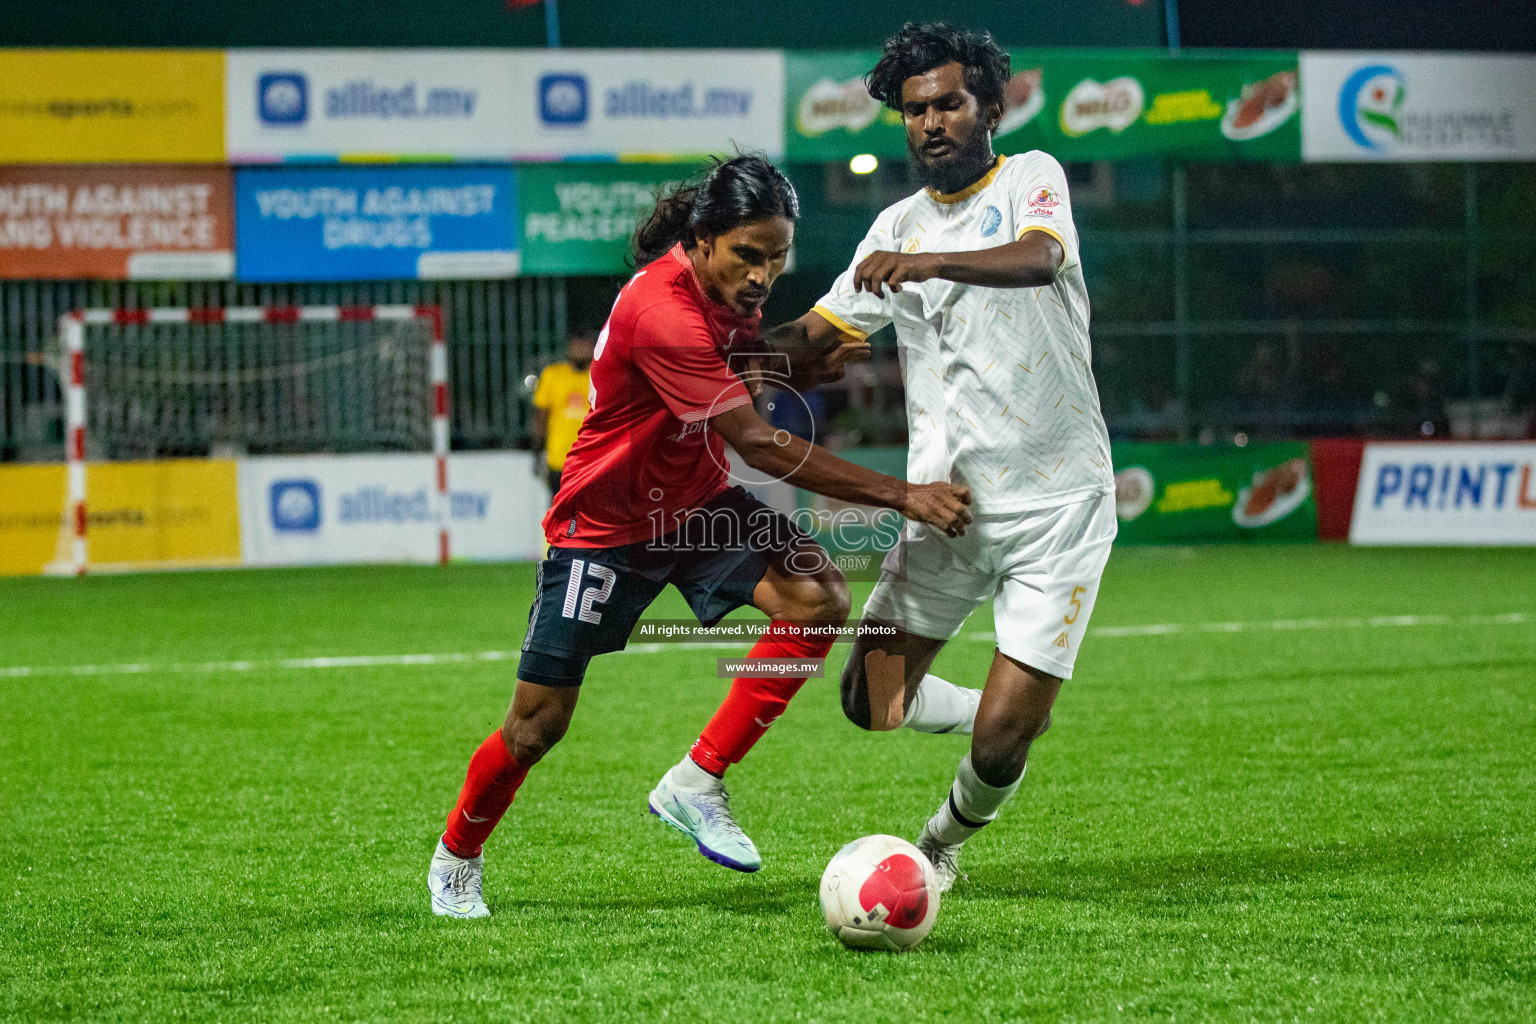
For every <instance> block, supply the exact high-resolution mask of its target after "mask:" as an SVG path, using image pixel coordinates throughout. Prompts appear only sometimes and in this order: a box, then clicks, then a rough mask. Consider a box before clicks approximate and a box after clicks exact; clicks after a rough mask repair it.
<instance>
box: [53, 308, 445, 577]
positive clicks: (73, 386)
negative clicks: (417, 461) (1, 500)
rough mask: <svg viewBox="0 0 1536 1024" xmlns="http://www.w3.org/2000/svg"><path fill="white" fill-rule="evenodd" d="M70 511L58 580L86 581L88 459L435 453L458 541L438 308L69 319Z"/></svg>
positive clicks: (64, 330) (167, 311)
mask: <svg viewBox="0 0 1536 1024" xmlns="http://www.w3.org/2000/svg"><path fill="white" fill-rule="evenodd" d="M59 336H60V342H61V344H62V348H63V355H64V367H63V370H64V372H63V373H62V375H61V376H62V377H63V380H64V384H65V405H64V425H65V465H66V481H67V485H66V487H67V491H66V507H67V510H68V514H67V516H66V517H65V518H64V521H63V524H62V528H61V531H60V543H59V550H58V553H57V556H56V558H55V560H54V562H53V563H52V564H50V565H49V566H48V571H49V572H50V573H54V574H65V573H70V574H75V575H83V574H84V573H85V572H86V569H87V567H88V565H89V563H90V559H89V547H88V535H87V534H88V524H89V520H88V516H87V512H86V508H87V502H88V500H89V471H88V469H87V454H88V453H89V454H90V455H91V456H92V457H93V458H104V459H108V460H110V459H155V458H166V457H188V456H206V455H210V454H216V453H218V452H220V451H226V452H234V453H244V454H307V453H317V452H327V453H329V452H362V451H421V452H427V451H430V452H431V453H432V455H433V456H434V462H435V464H436V465H435V469H436V472H435V478H436V495H435V502H434V517H435V519H436V522H437V526H438V558H439V561H441V562H444V563H446V562H447V561H448V556H449V550H450V547H449V537H448V524H449V514H448V443H449V425H448V351H447V346H446V344H445V341H444V337H443V316H442V309H441V307H439V306H411V305H376V306H231V307H225V308H189V307H177V308H154V309H82V310H77V311H75V312H72V313H66V314H65V315H64V316H63V317H61V318H60V322H59Z"/></svg>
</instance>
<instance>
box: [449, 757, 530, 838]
mask: <svg viewBox="0 0 1536 1024" xmlns="http://www.w3.org/2000/svg"><path fill="white" fill-rule="evenodd" d="M527 775H528V769H527V768H525V767H524V766H523V765H521V764H518V763H517V762H516V761H514V760H513V759H512V755H511V754H509V753H507V744H506V742H505V741H503V740H502V738H501V730H500V729H497V730H496V731H495V732H493V733H491V734H490V735H489V736H487V737H486V739H485V742H484V743H482V744H480V749H479V750H476V751H475V756H474V757H471V758H470V759H469V774H468V775H467V776H466V777H465V779H464V788H463V789H462V790H460V791H459V802H458V803H456V804H454V805H453V813H452V814H450V815H448V829H447V831H445V832H444V833H443V845H444V846H446V847H448V849H449V851H450V852H451V853H454V854H456V855H458V856H460V857H478V856H480V847H482V846H484V845H485V840H486V839H487V838H488V837H489V836H490V834H491V830H492V829H494V828H495V827H496V823H497V822H498V821H500V820H501V816H502V815H503V814H506V813H507V808H508V807H511V806H512V797H513V796H515V795H516V794H517V787H518V786H521V785H522V784H523V779H524V778H525V777H527Z"/></svg>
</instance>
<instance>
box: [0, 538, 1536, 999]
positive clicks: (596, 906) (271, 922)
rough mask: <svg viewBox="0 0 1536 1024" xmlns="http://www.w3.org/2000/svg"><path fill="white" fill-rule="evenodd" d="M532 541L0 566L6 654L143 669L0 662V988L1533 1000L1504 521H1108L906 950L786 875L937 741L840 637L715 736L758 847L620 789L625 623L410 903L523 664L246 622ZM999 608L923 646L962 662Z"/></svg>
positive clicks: (484, 616) (245, 993)
mask: <svg viewBox="0 0 1536 1024" xmlns="http://www.w3.org/2000/svg"><path fill="white" fill-rule="evenodd" d="M532 579H533V572H532V568H531V567H529V566H454V567H452V568H449V569H446V570H438V569H435V568H414V569H411V568H359V569H324V570H301V571H247V572H222V573H201V574H192V573H187V574H164V575H144V576H130V577H116V578H90V579H85V580H40V579H28V580H14V579H13V580H3V581H0V669H3V668H5V667H15V666H32V667H39V668H41V667H46V666H79V665H122V664H129V663H132V664H139V665H142V666H145V667H144V668H143V669H142V670H141V671H137V672H134V673H131V674H125V673H120V672H109V673H103V674H48V673H39V674H34V675H31V676H19V675H16V674H14V673H5V672H3V671H0V1020H4V1021H49V1020H91V1021H97V1020H101V1021H155V1022H164V1021H175V1020H197V1021H220V1022H263V1024H270V1022H284V1021H294V1020H323V1021H381V1022H383V1021H391V1022H393V1021H449V1020H456V1021H565V1020H570V1021H577V1020H580V1021H623V1022H633V1021H654V1020H662V1019H676V1020H702V1021H720V1022H728V1024H749V1022H756V1021H767V1020H806V1021H811V1020H817V1021H850V1022H852V1021H858V1022H866V1021H929V1020H932V1021H939V1020H943V1021H970V1020H1041V1021H1109V1020H1139V1019H1155V1020H1182V1021H1202V1020H1215V1021H1228V1020H1230V1021H1249V1020H1257V1021H1292V1020H1299V1021H1366V1020H1370V1021H1376V1020H1388V1021H1413V1022H1422V1021H1440V1020H1458V1021H1479V1022H1482V1021H1530V1020H1533V1019H1536V875H1533V871H1536V829H1533V822H1536V552H1533V551H1390V550H1357V549H1347V548H1338V547H1296V548H1290V547H1266V548H1255V549H1224V548H1206V549H1194V550H1190V549H1129V550H1124V551H1121V552H1117V554H1116V555H1115V557H1114V559H1113V560H1112V562H1111V564H1110V568H1109V571H1108V573H1107V575H1106V578H1105V584H1104V590H1103V594H1102V597H1101V599H1100V602H1099V607H1098V609H1097V611H1096V613H1095V615H1094V619H1093V626H1094V627H1096V628H1097V629H1107V630H1108V631H1109V632H1108V633H1098V634H1096V635H1091V636H1090V637H1089V639H1088V641H1087V642H1086V643H1085V645H1084V649H1083V652H1082V655H1081V657H1080V658H1079V660H1078V664H1077V669H1078V671H1077V678H1076V679H1074V680H1073V681H1072V682H1070V683H1069V684H1068V685H1067V687H1066V688H1065V689H1064V691H1063V694H1062V697H1061V700H1060V702H1059V703H1058V705H1057V710H1056V717H1055V727H1054V728H1053V729H1052V731H1051V732H1050V734H1049V735H1047V736H1046V737H1045V738H1043V739H1042V740H1041V741H1040V742H1039V743H1038V744H1037V745H1036V747H1035V749H1034V751H1033V753H1032V755H1031V758H1030V769H1029V774H1028V777H1027V779H1026V781H1025V783H1024V786H1023V788H1022V789H1021V791H1020V795H1019V797H1018V799H1016V800H1015V801H1014V802H1013V804H1011V805H1010V806H1009V807H1008V808H1007V810H1006V811H1005V814H1004V816H1003V818H1002V819H1001V820H1000V821H999V822H998V823H997V824H996V825H994V826H992V827H991V828H989V829H988V830H987V831H986V832H985V833H983V834H982V835H981V836H979V837H978V838H977V839H976V840H974V841H973V842H972V843H971V844H970V845H969V846H968V847H967V849H966V851H965V856H964V858H963V861H962V866H963V867H964V868H965V869H966V870H967V871H968V872H969V876H970V877H969V881H968V882H963V883H962V884H961V885H960V886H958V887H957V888H956V889H955V891H954V892H953V893H951V894H950V895H949V896H947V897H946V898H945V900H944V903H943V906H942V909H941V910H940V913H939V918H938V924H937V926H936V927H935V929H934V931H933V934H932V935H931V936H930V937H929V939H928V941H927V942H926V943H924V944H923V945H922V946H921V947H919V948H918V949H917V950H916V951H914V952H912V953H909V954H905V955H901V956H893V955H887V954H867V953H866V954H858V953H851V952H847V951H845V950H843V949H842V948H841V947H839V946H838V945H837V943H836V942H835V940H834V939H833V938H832V937H831V936H830V935H829V934H828V933H827V932H826V931H825V929H824V928H823V926H822V923H821V919H820V912H819V909H818V907H817V903H816V886H817V880H818V878H819V877H820V874H821V869H822V867H823V866H824V865H825V863H826V861H827V860H828V858H830V857H831V855H832V854H833V852H834V851H836V850H837V848H838V847H839V846H840V845H842V844H843V843H844V842H846V841H848V840H849V839H852V838H854V837H856V836H859V835H864V834H868V833H872V832H892V833H895V834H898V835H903V836H908V837H910V836H912V835H913V834H915V832H916V831H917V829H918V827H919V826H920V825H921V823H922V821H923V820H924V818H925V817H926V816H927V815H928V814H929V813H930V812H931V811H932V810H933V808H934V807H935V806H936V804H937V802H938V801H939V799H940V798H941V797H942V795H943V793H944V792H945V789H946V787H947V786H948V783H949V781H950V779H951V777H952V772H953V770H954V765H955V762H956V760H957V759H958V758H959V757H960V755H961V753H962V752H963V751H964V749H965V743H964V740H963V739H960V738H957V737H949V736H921V735H914V734H909V733H901V734H895V735H889V734H887V735H870V734H867V733H863V732H860V731H858V730H856V729H855V728H853V727H852V726H850V725H849V724H848V723H847V722H846V721H844V720H843V718H842V714H841V712H840V710H839V707H838V701H837V698H836V683H835V678H836V675H837V670H838V668H839V667H840V665H841V661H842V658H843V656H844V650H845V648H839V649H838V650H837V651H835V652H834V654H833V657H832V663H831V665H830V666H829V673H828V674H829V678H828V679H825V680H819V681H812V682H811V683H809V684H808V685H807V686H806V688H805V689H804V690H803V691H802V693H801V696H800V697H799V698H797V700H796V701H795V703H794V704H792V705H791V707H790V709H789V712H788V713H787V714H786V715H785V716H784V718H783V720H782V721H781V722H780V723H779V724H778V725H777V726H776V727H775V728H774V729H773V731H772V732H771V733H770V734H769V735H768V737H767V738H766V739H765V740H764V741H763V742H762V743H761V744H760V745H759V746H758V748H757V749H756V750H755V751H754V752H753V753H752V755H751V756H750V757H749V758H748V759H747V760H746V761H745V762H744V763H743V764H742V765H740V766H739V767H737V768H736V769H734V770H733V772H732V773H731V776H730V779H729V781H730V783H731V787H732V793H733V796H734V806H735V808H736V810H737V813H738V815H739V817H740V819H741V821H742V824H743V825H744V826H745V828H746V829H747V831H748V832H749V834H751V835H752V836H753V838H754V839H755V840H756V842H757V844H758V846H759V847H760V848H761V850H762V851H763V854H764V858H765V861H766V866H765V868H764V870H763V871H762V872H761V873H759V874H757V875H754V876H742V875H737V874H734V873H731V872H727V871H725V870H722V869H721V868H719V867H716V866H715V865H712V864H709V863H707V862H706V861H704V860H703V859H702V858H701V857H699V856H698V855H697V854H696V853H694V852H693V851H692V849H691V848H690V847H689V846H688V845H687V844H686V843H685V842H684V840H683V839H682V838H681V837H679V836H677V835H675V834H673V833H671V832H668V831H666V830H664V829H663V827H662V826H661V825H660V824H659V823H658V822H656V821H655V820H654V819H653V818H651V817H649V816H648V815H647V814H645V813H644V809H645V796H646V793H647V791H648V790H649V788H650V787H651V785H652V784H653V783H654V782H655V780H656V779H657V778H658V777H659V776H660V775H661V773H662V772H663V771H664V770H665V769H666V768H667V766H668V765H670V764H671V763H673V762H674V761H676V760H677V759H678V758H679V757H680V756H681V755H682V753H683V752H684V750H686V748H687V746H688V744H689V743H690V742H691V741H692V739H693V738H694V737H695V735H696V734H697V732H698V729H699V728H700V726H701V725H702V724H703V722H704V721H705V720H706V719H707V717H708V715H709V713H710V711H711V710H712V709H713V708H714V706H715V704H716V702H717V701H718V700H719V698H720V697H721V696H722V695H723V693H724V691H725V688H726V686H727V685H728V684H727V683H726V682H723V681H719V680H716V679H715V678H714V667H715V662H714V659H715V657H716V653H715V652H710V651H703V650H667V651H662V652H658V653H638V654H627V655H617V656H611V657H605V658H602V659H599V660H598V661H596V662H595V663H594V665H593V667H592V670H591V672H590V674H589V676H588V680H587V687H586V689H585V691H584V694H583V697H582V704H581V706H580V707H579V708H578V711H577V715H576V721H575V724H574V725H573V727H572V729H571V731H570V734H569V736H568V737H567V738H566V740H565V742H564V743H562V744H561V745H560V746H559V747H557V748H556V749H555V751H554V752H553V753H552V754H551V755H550V756H549V758H548V759H547V760H546V761H545V762H544V763H543V764H541V765H539V766H538V767H537V768H536V769H535V770H534V771H533V772H532V774H531V775H530V776H529V777H528V781H527V783H526V785H525V786H524V787H523V790H522V792H521V794H520V795H519V797H518V800H517V802H516V803H515V804H514V805H513V808H512V811H511V813H510V814H509V815H508V817H507V819H506V821H505V822H504V824H503V825H502V827H501V829H500V830H499V831H498V832H497V833H496V835H495V836H494V837H493V838H492V840H491V841H490V843H489V844H488V846H487V850H486V855H487V864H488V868H487V879H486V881H487V895H488V898H489V902H490V904H491V906H492V908H493V910H494V911H495V916H494V917H493V918H491V919H490V920H488V921H477V922H463V921H446V920H440V919H437V918H434V917H432V916H431V914H430V913H429V911H428V907H427V897H426V890H425V881H424V876H425V872H426V866H427V860H428V857H429V855H430V853H431V850H432V845H433V843H434V841H435V840H436V837H437V835H438V832H439V830H440V829H441V827H442V823H443V820H444V817H445V815H446V813H447V811H448V809H449V808H450V807H451V806H452V803H453V800H454V797H455V795H456V793H457V790H458V787H459V784H460V782H461V780H462V777H463V770H464V766H465V763H466V762H467V760H468V757H469V755H470V753H471V752H472V751H473V749H474V747H475V746H476V744H478V743H479V742H480V740H481V739H482V738H483V737H484V736H485V735H486V734H487V733H488V732H489V731H490V730H492V729H493V728H495V727H496V725H497V724H498V723H499V721H500V719H501V716H502V713H503V710H504V708H505V705H506V701H507V698H508V695H509V694H510V691H511V687H512V677H513V666H512V665H511V663H509V662H487V663H470V664H439V665H406V666H375V667H351V668H308V667H306V668H275V667H272V666H271V665H270V664H266V663H268V662H270V661H272V660H274V659H282V658H289V657H314V656H330V655H372V654H410V653H428V652H435V653H443V652H476V651H485V650H514V651H515V650H516V648H517V646H518V643H519V641H520V639H521V635H522V627H523V623H524V621H525V617H526V610H527V601H528V597H529V594H530V589H531V585H532ZM856 591H857V594H856V602H855V606H856V607H857V606H858V605H859V604H860V603H862V599H863V596H864V594H865V593H866V592H867V588H863V587H860V588H856ZM657 614H660V615H669V616H681V615H682V614H683V609H682V606H681V603H680V601H678V600H677V599H676V595H675V594H671V595H669V596H668V597H667V598H665V599H664V602H663V604H662V605H660V606H658V612H657ZM1404 615H1411V616H1420V617H1424V616H1430V617H1432V618H1428V619H1425V618H1419V619H1413V620H1406V622H1404V621H1402V620H1394V621H1391V622H1383V621H1380V620H1376V621H1373V620H1375V619H1376V617H1391V616H1404ZM1500 616H1503V618H1499V617H1500ZM1276 620H1279V621H1278V625H1276ZM1296 620H1321V621H1300V622H1298V621H1296ZM1213 623H1238V624H1241V625H1240V626H1234V625H1211V624H1213ZM1201 624H1205V625H1201ZM1145 625H1180V626H1182V627H1183V628H1181V629H1178V630H1176V631H1171V632H1163V633H1155V632H1154V633H1148V632H1145V631H1134V630H1133V631H1127V630H1125V629H1124V627H1130V626H1145ZM990 626H991V623H990V613H988V612H985V611H984V612H981V613H978V615H977V616H976V618H975V619H973V620H972V622H971V623H970V624H968V625H967V627H966V633H965V634H963V635H962V637H961V639H959V640H957V641H956V642H955V643H954V644H952V645H951V647H950V648H949V649H948V650H946V652H945V653H944V654H943V655H942V656H941V659H940V662H939V665H938V669H937V671H939V672H940V673H941V674H944V675H946V676H948V677H949V678H951V679H954V680H956V681H960V682H966V683H971V684H976V683H978V682H979V681H980V679H981V678H982V674H983V672H984V671H985V667H986V665H987V663H988V660H989V658H990V655H991V647H990V645H989V644H988V643H987V642H986V641H985V639H984V638H978V637H977V636H976V634H977V633H983V632H984V631H986V630H988V629H990ZM719 653H721V654H739V653H740V651H739V649H736V650H726V651H722V652H719ZM235 659H244V660H251V661H254V662H257V663H258V664H256V665H255V667H253V668H251V669H250V670H247V671H233V670H217V669H216V670H208V669H207V668H206V667H204V668H199V669H191V670H189V669H182V670H177V671H167V670H165V669H164V668H163V666H165V665H169V664H172V663H181V664H187V663H201V662H209V661H227V660H235Z"/></svg>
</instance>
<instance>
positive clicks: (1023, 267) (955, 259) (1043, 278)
mask: <svg viewBox="0 0 1536 1024" xmlns="http://www.w3.org/2000/svg"><path fill="white" fill-rule="evenodd" d="M1065 259H1066V251H1065V250H1064V249H1062V247H1061V243H1060V242H1058V241H1057V240H1056V239H1055V238H1054V237H1053V236H1052V235H1050V234H1049V233H1047V232H1045V231H1039V230H1034V231H1026V232H1025V233H1024V237H1023V238H1021V239H1019V240H1018V241H1017V242H1009V243H1008V244H1007V245H999V246H997V247H996V248H992V249H976V250H974V251H972V252H914V253H901V252H872V253H870V254H869V255H868V256H866V257H865V258H864V262H862V263H860V264H859V266H858V269H857V270H855V271H854V274H853V290H854V291H856V292H858V291H864V292H870V293H872V294H875V295H884V294H885V292H884V290H883V289H885V288H889V289H890V290H891V291H892V292H899V291H901V286H902V284H903V283H904V282H908V281H912V282H916V281H929V280H932V279H933V278H941V279H943V280H945V281H954V282H955V283H956V284H974V285H980V286H981V287H983V288H1042V287H1045V286H1046V285H1049V284H1052V283H1054V282H1055V280H1056V271H1057V270H1059V269H1060V268H1061V264H1062V261H1064V260H1065Z"/></svg>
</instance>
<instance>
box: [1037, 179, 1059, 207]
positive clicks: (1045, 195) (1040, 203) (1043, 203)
mask: <svg viewBox="0 0 1536 1024" xmlns="http://www.w3.org/2000/svg"><path fill="white" fill-rule="evenodd" d="M1060 202H1061V198H1060V197H1059V196H1057V195H1056V193H1055V192H1054V191H1053V190H1052V189H1050V188H1049V187H1047V186H1045V185H1041V186H1040V187H1039V188H1037V189H1035V190H1034V191H1033V192H1031V193H1030V194H1029V208H1030V209H1031V210H1036V209H1041V208H1049V207H1052V206H1056V205H1058V204H1060Z"/></svg>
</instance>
